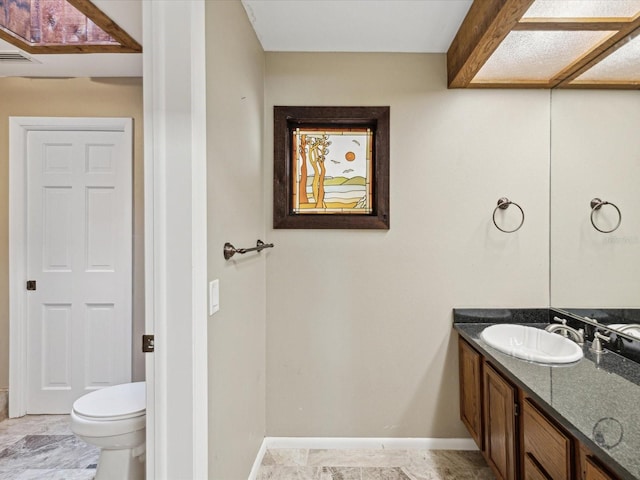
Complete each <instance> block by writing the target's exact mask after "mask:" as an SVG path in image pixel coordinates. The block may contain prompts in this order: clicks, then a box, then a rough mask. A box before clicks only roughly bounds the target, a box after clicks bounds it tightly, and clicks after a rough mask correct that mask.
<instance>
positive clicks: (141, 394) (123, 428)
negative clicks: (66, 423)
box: [71, 382, 147, 437]
mask: <svg viewBox="0 0 640 480" xmlns="http://www.w3.org/2000/svg"><path fill="white" fill-rule="evenodd" d="M146 420H147V418H146V399H145V382H136V383H125V384H122V385H115V386H113V387H106V388H103V389H100V390H96V391H95V392H91V393H88V394H87V395H84V396H83V397H80V398H79V399H78V400H76V401H75V402H74V403H73V409H72V411H71V430H72V431H73V432H74V433H75V434H77V435H83V436H86V437H111V436H117V435H125V434H127V433H131V432H136V431H138V430H142V429H144V428H145V427H146Z"/></svg>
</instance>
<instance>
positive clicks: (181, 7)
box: [142, 0, 208, 480]
mask: <svg viewBox="0 0 640 480" xmlns="http://www.w3.org/2000/svg"><path fill="white" fill-rule="evenodd" d="M142 5H143V34H144V40H143V44H144V53H143V70H144V74H143V78H144V111H145V224H146V228H145V234H146V239H145V279H146V289H145V290H146V306H147V310H146V317H147V318H146V321H145V327H146V333H149V334H154V335H155V353H153V354H151V355H149V356H148V357H147V362H146V364H147V367H146V375H147V445H148V446H151V449H150V450H149V451H148V454H147V479H149V480H152V479H158V480H161V479H168V478H206V477H207V476H208V386H207V379H208V371H207V319H208V317H207V314H206V308H207V290H206V275H207V224H206V221H207V212H206V203H207V195H206V194H207V191H206V181H207V180H206V178H207V176H206V124H205V121H206V103H205V92H206V79H205V77H204V72H205V68H206V64H205V60H206V59H205V50H204V48H205V42H204V35H205V23H204V8H205V7H204V1H203V0H194V1H190V2H184V1H183V0H167V1H163V2H142Z"/></svg>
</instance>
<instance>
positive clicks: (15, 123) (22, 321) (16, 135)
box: [9, 117, 133, 418]
mask: <svg viewBox="0 0 640 480" xmlns="http://www.w3.org/2000/svg"><path fill="white" fill-rule="evenodd" d="M78 130H81V131H111V132H123V133H124V137H125V142H127V143H128V144H127V145H125V148H126V149H128V150H129V151H132V145H133V120H132V119H131V118H94V117H87V118H80V117H78V118H75V117H74V118H71V117H9V417H12V418H13V417H21V416H23V415H25V414H26V413H27V396H26V395H27V375H28V372H27V317H26V315H27V308H26V307H27V294H26V289H25V282H26V280H27V274H28V272H27V245H26V241H27V221H26V220H27V219H26V215H27V176H26V173H27V157H26V156H27V136H28V134H29V132H32V131H78Z"/></svg>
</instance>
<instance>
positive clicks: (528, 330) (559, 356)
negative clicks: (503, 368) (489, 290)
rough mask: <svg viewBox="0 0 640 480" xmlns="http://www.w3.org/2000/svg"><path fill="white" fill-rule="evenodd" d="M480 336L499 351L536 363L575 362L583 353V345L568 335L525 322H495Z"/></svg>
mask: <svg viewBox="0 0 640 480" xmlns="http://www.w3.org/2000/svg"><path fill="white" fill-rule="evenodd" d="M480 337H481V338H482V340H484V341H485V342H486V343H487V345H489V346H491V347H493V348H495V349H496V350H500V351H501V352H503V353H506V354H507V355H511V356H513V357H517V358H522V359H524V360H531V361H533V362H541V363H571V362H577V361H578V360H580V359H581V358H582V355H583V354H582V348H581V347H580V346H579V345H578V344H577V343H575V342H573V341H571V340H569V339H568V338H564V337H561V336H560V335H558V334H556V333H549V332H547V331H545V330H542V329H540V328H533V327H525V326H524V325H512V324H508V323H505V324H501V325H492V326H490V327H487V328H485V329H484V330H483V331H482V333H481V334H480Z"/></svg>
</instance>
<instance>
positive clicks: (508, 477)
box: [483, 362, 517, 480]
mask: <svg viewBox="0 0 640 480" xmlns="http://www.w3.org/2000/svg"><path fill="white" fill-rule="evenodd" d="M483 382H484V426H485V439H484V445H485V458H486V459H487V462H488V463H489V465H490V466H491V467H492V469H493V472H494V473H495V474H496V477H497V478H498V480H515V478H516V443H515V440H516V421H515V404H516V398H517V397H516V394H517V392H516V389H515V388H514V387H512V386H511V385H510V384H509V383H508V382H507V381H506V380H505V379H504V378H502V376H501V375H500V374H499V373H498V372H496V371H495V370H494V369H493V368H492V367H491V366H490V365H489V364H488V363H486V362H485V364H484V375H483Z"/></svg>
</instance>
